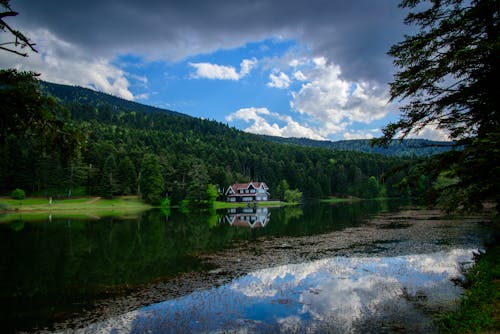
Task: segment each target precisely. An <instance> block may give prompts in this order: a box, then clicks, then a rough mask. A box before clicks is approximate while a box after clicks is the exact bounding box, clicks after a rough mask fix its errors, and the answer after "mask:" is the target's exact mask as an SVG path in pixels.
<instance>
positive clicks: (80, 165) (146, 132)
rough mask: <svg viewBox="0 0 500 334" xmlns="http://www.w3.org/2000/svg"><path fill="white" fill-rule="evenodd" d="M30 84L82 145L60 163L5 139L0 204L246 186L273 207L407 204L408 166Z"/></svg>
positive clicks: (156, 197) (154, 196)
mask: <svg viewBox="0 0 500 334" xmlns="http://www.w3.org/2000/svg"><path fill="white" fill-rule="evenodd" d="M37 83H38V85H40V87H39V89H40V91H41V94H42V95H44V96H49V97H54V98H55V99H56V100H57V102H58V103H60V104H61V105H62V106H63V107H64V109H65V111H66V112H67V116H66V117H65V118H64V122H65V124H67V125H70V126H71V127H72V128H73V129H75V130H76V131H77V132H78V133H79V135H80V136H81V137H82V138H83V140H82V145H81V147H80V148H79V150H78V152H77V154H76V157H74V158H72V159H71V160H69V161H64V159H56V158H54V156H53V155H51V154H50V151H47V150H42V149H40V148H39V146H38V145H37V142H36V141H37V138H36V137H32V138H19V137H16V136H14V135H9V136H7V137H6V138H5V140H4V143H3V144H2V157H3V159H2V160H1V161H0V192H1V193H2V194H4V195H7V194H9V193H10V192H11V191H12V190H14V189H22V190H24V191H25V192H26V193H27V194H29V195H34V196H56V197H58V198H59V197H72V196H83V195H97V196H103V197H107V198H111V197H113V196H117V195H131V194H139V195H141V196H142V198H143V199H145V200H146V201H148V202H152V203H158V202H159V201H160V200H161V198H167V197H168V198H169V200H170V202H171V203H172V204H176V203H179V202H180V201H182V200H186V199H187V200H189V201H190V202H192V203H200V202H202V201H205V200H206V199H207V197H208V196H215V197H217V196H220V194H221V193H222V192H223V191H224V189H225V188H226V187H228V186H229V185H230V184H232V183H234V182H244V181H249V180H258V181H264V182H266V183H267V184H268V185H269V187H270V193H271V197H272V198H274V199H280V193H282V190H283V187H284V186H286V187H289V188H290V189H298V190H300V191H301V192H302V193H303V195H304V198H306V199H307V198H324V197H329V196H338V197H347V196H354V197H362V198H372V197H377V196H398V195H401V194H405V195H408V194H410V188H409V187H408V186H406V187H404V186H402V185H404V184H405V181H404V180H406V179H405V177H406V176H407V175H408V173H409V172H410V170H411V167H409V166H411V165H412V161H413V160H412V159H414V158H411V157H398V156H392V157H389V156H383V155H379V154H368V153H363V152H356V151H346V150H344V151H341V150H332V149H330V148H323V147H309V146H304V145H297V144H293V143H277V142H275V141H273V140H270V139H269V138H266V137H263V136H258V135H253V134H249V133H245V132H242V131H240V130H237V129H235V128H231V127H229V126H228V125H226V124H223V123H220V122H216V121H211V120H205V119H200V118H193V117H190V116H187V115H183V114H180V113H177V112H173V111H169V110H162V109H158V108H154V107H148V106H144V105H141V104H138V103H134V102H130V101H126V100H122V99H119V98H116V97H113V96H110V95H107V94H103V93H98V92H95V91H92V90H89V89H84V88H80V87H71V86H64V85H56V84H50V83H46V82H40V81H37ZM61 117H63V116H61ZM401 166H403V167H401ZM404 166H406V167H404ZM391 170H392V171H393V172H391V173H389V171H391ZM402 181H403V182H402ZM273 190H274V193H273ZM277 190H278V191H277ZM214 192H216V193H215V195H214V194H213V193H214ZM211 193H212V194H211Z"/></svg>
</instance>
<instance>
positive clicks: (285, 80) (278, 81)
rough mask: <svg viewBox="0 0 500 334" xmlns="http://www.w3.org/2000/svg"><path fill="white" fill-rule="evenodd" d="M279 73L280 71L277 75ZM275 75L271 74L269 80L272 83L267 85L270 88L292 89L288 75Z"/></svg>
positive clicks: (281, 73)
mask: <svg viewBox="0 0 500 334" xmlns="http://www.w3.org/2000/svg"><path fill="white" fill-rule="evenodd" d="M277 72H278V71H276V72H275V73H277ZM275 73H271V74H269V79H270V80H271V81H269V82H268V83H267V86H268V87H273V88H278V89H285V88H288V87H290V83H291V82H292V80H291V79H290V78H289V77H288V75H286V74H285V73H283V72H279V73H278V74H277V75H276V74H275Z"/></svg>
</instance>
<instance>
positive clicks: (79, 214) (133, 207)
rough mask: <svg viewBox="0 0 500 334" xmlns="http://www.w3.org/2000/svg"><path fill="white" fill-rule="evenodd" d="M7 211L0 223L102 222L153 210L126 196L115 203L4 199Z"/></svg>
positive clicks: (98, 199) (96, 199) (95, 199)
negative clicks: (59, 218) (63, 218)
mask: <svg viewBox="0 0 500 334" xmlns="http://www.w3.org/2000/svg"><path fill="white" fill-rule="evenodd" d="M0 203H5V204H6V206H5V207H6V209H4V210H3V211H2V210H0V214H3V215H1V216H0V222H9V221H12V220H19V219H23V220H40V219H47V216H48V215H51V217H65V218H101V217H108V216H123V215H124V214H125V215H130V214H137V213H140V212H142V211H145V210H149V209H151V208H153V206H151V205H149V204H147V203H145V202H143V201H141V200H139V198H138V197H137V196H122V197H116V198H114V199H104V198H101V197H80V198H72V199H52V201H50V200H49V199H48V198H45V197H44V198H37V197H31V198H26V199H23V200H15V199H11V198H7V197H2V198H0Z"/></svg>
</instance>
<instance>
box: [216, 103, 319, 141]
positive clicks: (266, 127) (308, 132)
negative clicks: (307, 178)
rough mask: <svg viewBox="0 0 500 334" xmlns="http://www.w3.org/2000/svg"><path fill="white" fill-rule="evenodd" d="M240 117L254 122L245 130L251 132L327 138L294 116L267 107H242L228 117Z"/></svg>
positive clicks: (229, 119)
mask: <svg viewBox="0 0 500 334" xmlns="http://www.w3.org/2000/svg"><path fill="white" fill-rule="evenodd" d="M238 119H240V120H243V121H245V122H246V123H252V124H251V125H250V126H249V127H247V128H246V129H245V130H244V131H246V132H250V133H255V134H261V135H269V136H278V137H298V138H310V139H317V140H324V139H325V138H324V137H322V136H321V135H320V134H318V132H317V131H316V130H314V129H312V128H309V127H307V126H304V125H301V124H299V123H298V122H296V121H294V120H293V119H292V117H290V116H283V115H279V114H278V113H272V112H270V111H269V110H268V109H267V108H242V109H239V110H237V111H235V112H234V113H232V114H230V115H228V116H227V117H226V120H227V121H228V122H232V121H234V120H238ZM273 120H274V122H273ZM276 121H280V122H283V123H284V124H285V125H284V126H281V127H280V126H279V125H278V124H277V123H276Z"/></svg>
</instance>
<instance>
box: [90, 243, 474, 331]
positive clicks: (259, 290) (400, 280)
mask: <svg viewBox="0 0 500 334" xmlns="http://www.w3.org/2000/svg"><path fill="white" fill-rule="evenodd" d="M474 252H475V250H473V249H455V250H451V251H441V252H437V253H432V254H418V255H406V256H397V257H358V258H356V257H335V258H330V259H324V260H319V261H314V262H310V263H302V264H294V265H286V266H279V267H275V268H269V269H263V270H259V271H255V272H252V273H250V274H248V275H245V276H243V277H241V278H238V279H235V280H234V281H233V282H231V283H230V284H226V285H223V286H220V287H218V288H213V289H209V290H204V291H196V292H194V293H192V294H190V295H187V296H184V297H181V298H177V299H173V300H168V301H165V302H162V303H158V304H154V305H151V306H148V307H144V308H142V309H139V310H137V311H134V312H131V313H128V314H125V315H123V316H120V317H118V318H115V319H111V320H108V321H106V322H104V323H96V324H94V325H91V326H89V327H88V328H86V329H85V330H84V331H86V332H87V331H92V332H100V333H110V332H113V333H139V332H148V331H149V332H168V333H169V332H179V331H180V332H183V331H185V332H191V333H197V332H198V333H201V332H203V333H220V332H224V331H231V332H234V331H235V330H236V329H238V331H237V332H245V333H252V332H262V331H263V330H267V331H269V330H271V331H278V332H282V331H291V332H301V331H303V330H305V329H307V332H308V333H316V332H323V331H324V330H325V329H328V330H329V332H331V331H333V332H339V333H350V332H363V331H365V330H366V329H367V328H370V329H372V330H373V329H374V328H373V326H377V322H378V323H379V324H380V325H382V324H383V325H384V326H387V325H388V324H389V325H390V324H391V321H393V322H394V324H404V325H405V326H410V327H406V328H405V330H410V331H417V332H418V331H427V330H429V329H432V327H429V326H432V322H431V320H430V318H429V317H428V316H426V315H425V314H429V313H428V312H422V310H424V311H425V310H426V311H431V310H433V309H436V308H438V309H442V308H446V307H449V306H450V305H451V304H453V301H454V300H455V299H456V298H458V296H459V294H460V292H461V288H460V287H458V286H456V285H455V284H454V283H453V282H452V281H451V279H452V278H461V277H462V274H461V271H460V268H461V264H464V263H470V262H471V261H472V260H473V254H474ZM367 326H369V327H367ZM411 326H413V327H411ZM375 331H376V328H375Z"/></svg>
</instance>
